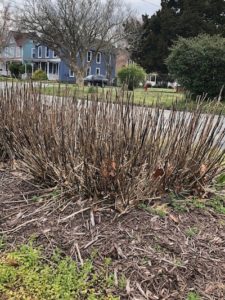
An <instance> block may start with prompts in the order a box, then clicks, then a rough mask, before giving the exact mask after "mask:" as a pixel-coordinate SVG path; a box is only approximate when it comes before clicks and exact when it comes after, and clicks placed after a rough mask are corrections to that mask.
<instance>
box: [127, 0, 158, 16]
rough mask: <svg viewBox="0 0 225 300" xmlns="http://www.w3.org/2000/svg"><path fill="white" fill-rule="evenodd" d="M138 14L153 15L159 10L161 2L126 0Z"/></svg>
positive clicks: (154, 0)
mask: <svg viewBox="0 0 225 300" xmlns="http://www.w3.org/2000/svg"><path fill="white" fill-rule="evenodd" d="M126 2H128V3H129V4H130V5H131V7H133V8H134V9H135V10H137V13H138V14H147V15H153V14H154V13H155V12H156V11H157V10H158V9H159V8H160V3H161V0H126Z"/></svg>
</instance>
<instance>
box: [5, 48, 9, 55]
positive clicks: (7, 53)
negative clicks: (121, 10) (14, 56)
mask: <svg viewBox="0 0 225 300" xmlns="http://www.w3.org/2000/svg"><path fill="white" fill-rule="evenodd" d="M5 57H9V47H6V48H5Z"/></svg>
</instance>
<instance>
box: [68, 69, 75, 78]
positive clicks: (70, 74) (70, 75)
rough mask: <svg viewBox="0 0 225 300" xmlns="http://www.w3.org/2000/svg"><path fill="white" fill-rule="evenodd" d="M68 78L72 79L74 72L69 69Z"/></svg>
mask: <svg viewBox="0 0 225 300" xmlns="http://www.w3.org/2000/svg"><path fill="white" fill-rule="evenodd" d="M69 77H74V71H72V70H71V69H69Z"/></svg>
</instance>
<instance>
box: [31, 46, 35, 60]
mask: <svg viewBox="0 0 225 300" xmlns="http://www.w3.org/2000/svg"><path fill="white" fill-rule="evenodd" d="M31 57H32V58H35V48H32V49H31Z"/></svg>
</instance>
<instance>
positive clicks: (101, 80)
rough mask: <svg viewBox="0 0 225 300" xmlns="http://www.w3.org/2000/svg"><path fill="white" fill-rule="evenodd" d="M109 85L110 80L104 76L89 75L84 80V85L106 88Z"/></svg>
mask: <svg viewBox="0 0 225 300" xmlns="http://www.w3.org/2000/svg"><path fill="white" fill-rule="evenodd" d="M107 83H108V79H107V78H106V77H105V76H103V75H89V76H87V77H85V78H84V85H89V86H91V85H94V86H101V87H104V86H105V85H107Z"/></svg>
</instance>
